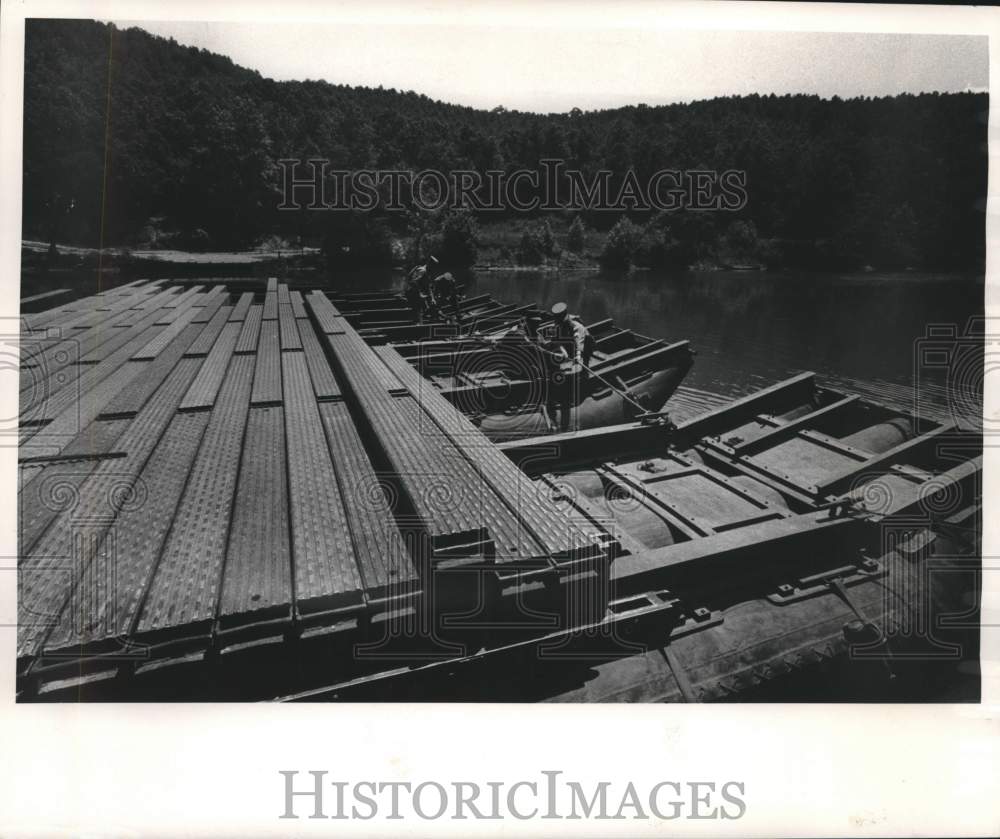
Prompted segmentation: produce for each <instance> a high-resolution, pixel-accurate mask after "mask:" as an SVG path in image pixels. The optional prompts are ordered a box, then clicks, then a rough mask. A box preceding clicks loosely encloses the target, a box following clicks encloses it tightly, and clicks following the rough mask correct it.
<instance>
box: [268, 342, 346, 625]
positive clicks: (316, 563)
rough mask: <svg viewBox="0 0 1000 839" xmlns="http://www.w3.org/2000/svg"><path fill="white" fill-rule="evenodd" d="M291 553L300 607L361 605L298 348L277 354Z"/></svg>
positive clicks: (330, 465)
mask: <svg viewBox="0 0 1000 839" xmlns="http://www.w3.org/2000/svg"><path fill="white" fill-rule="evenodd" d="M281 366H282V373H283V376H284V379H285V389H286V394H287V398H286V400H285V428H286V435H287V438H286V445H287V451H288V478H289V485H288V490H289V503H290V508H291V522H292V558H293V562H294V569H295V570H294V573H295V593H296V602H297V605H298V608H299V609H300V610H312V609H322V608H324V607H333V606H348V605H354V604H360V603H361V600H362V594H361V577H360V574H359V573H358V568H357V565H356V564H355V561H354V549H353V546H352V544H351V540H350V537H349V535H348V526H347V516H346V513H345V511H344V505H343V501H342V499H341V495H340V490H339V488H338V484H337V476H336V473H335V472H334V468H333V463H332V461H331V460H330V450H329V448H328V447H327V442H326V436H325V434H324V433H323V426H322V422H321V421H320V417H319V411H318V409H317V404H316V398H315V396H314V395H313V390H312V385H311V384H310V382H309V371H308V369H307V367H306V360H305V356H304V354H303V353H284V354H283V355H282V356H281Z"/></svg>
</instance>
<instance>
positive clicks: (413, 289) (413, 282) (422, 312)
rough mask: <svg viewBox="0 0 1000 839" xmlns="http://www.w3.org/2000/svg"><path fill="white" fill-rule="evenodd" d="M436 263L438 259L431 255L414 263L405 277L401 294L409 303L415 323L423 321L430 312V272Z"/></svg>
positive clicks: (431, 300)
mask: <svg viewBox="0 0 1000 839" xmlns="http://www.w3.org/2000/svg"><path fill="white" fill-rule="evenodd" d="M437 265H438V261H437V260H436V259H435V258H434V257H433V256H432V257H431V258H430V259H429V260H428V261H427V262H425V263H424V264H423V265H415V266H414V267H413V269H412V270H411V271H410V273H409V274H408V275H407V277H406V289H405V291H404V292H403V295H404V296H405V297H406V302H407V303H409V304H410V308H411V309H412V310H413V315H414V317H415V318H416V320H417V323H423V321H424V317H425V316H429V315H430V314H431V309H432V307H433V303H434V298H433V294H432V291H431V272H432V271H433V270H434V269H435V268H436V267H437Z"/></svg>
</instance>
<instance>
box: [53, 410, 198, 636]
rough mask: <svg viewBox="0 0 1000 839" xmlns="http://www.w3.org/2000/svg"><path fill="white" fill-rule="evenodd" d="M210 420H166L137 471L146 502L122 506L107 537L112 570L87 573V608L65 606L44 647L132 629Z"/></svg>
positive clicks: (194, 417)
mask: <svg viewBox="0 0 1000 839" xmlns="http://www.w3.org/2000/svg"><path fill="white" fill-rule="evenodd" d="M208 422H209V415H208V414H207V413H204V412H202V413H194V414H177V415H175V416H174V417H173V419H172V420H171V421H170V425H169V426H168V427H167V429H166V431H165V432H164V434H163V437H162V439H161V440H160V441H159V443H158V445H157V446H156V449H155V450H154V451H153V454H152V456H151V457H150V458H149V461H148V462H147V463H146V465H145V467H144V468H143V470H142V472H141V474H140V478H139V480H140V481H141V483H142V486H143V499H144V503H142V504H141V505H133V506H130V507H127V508H126V509H123V510H122V511H121V512H120V513H119V514H118V517H117V519H116V520H115V523H114V527H113V528H112V530H111V531H110V533H109V537H106V538H110V540H111V542H110V544H109V546H108V549H107V550H106V551H105V554H106V555H107V556H108V557H109V559H110V560H111V562H112V563H113V565H112V569H113V573H112V574H109V575H91V576H92V578H93V582H94V584H95V588H94V590H93V596H91V597H88V598H87V601H86V608H83V609H81V608H77V609H71V608H68V609H66V610H65V611H64V612H63V614H62V618H61V620H60V621H59V625H58V626H57V627H56V628H55V630H53V633H52V635H51V637H50V638H49V639H48V641H47V642H46V644H45V647H46V649H47V650H53V651H55V650H60V649H66V648H68V647H71V646H79V647H83V648H84V649H86V648H88V647H90V646H93V645H95V644H99V643H100V642H109V641H112V640H113V639H116V638H124V637H127V636H128V635H130V634H131V630H132V627H133V626H134V624H135V620H136V617H137V615H138V612H139V608H140V605H141V603H142V600H143V596H144V593H145V592H146V590H147V588H148V586H149V582H150V579H151V577H152V575H153V571H154V569H155V567H156V563H157V560H158V559H159V557H160V552H161V550H162V548H163V543H164V541H165V540H166V538H167V534H168V533H169V532H170V528H171V524H172V523H173V520H174V513H175V511H176V509H177V504H178V501H179V499H180V498H181V494H182V492H183V491H184V485H185V483H186V482H187V478H188V474H189V473H190V471H191V464H192V462H193V461H194V458H195V454H196V453H197V452H198V445H199V443H200V442H201V438H202V435H203V433H204V431H205V428H206V426H207V425H208ZM112 581H113V584H110V583H111V582H112ZM77 605H83V604H77Z"/></svg>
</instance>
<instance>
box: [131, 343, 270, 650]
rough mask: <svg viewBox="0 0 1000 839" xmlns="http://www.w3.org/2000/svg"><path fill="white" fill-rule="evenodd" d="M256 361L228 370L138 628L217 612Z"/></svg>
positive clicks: (240, 359) (239, 361) (244, 360)
mask: <svg viewBox="0 0 1000 839" xmlns="http://www.w3.org/2000/svg"><path fill="white" fill-rule="evenodd" d="M231 325H232V326H236V324H231ZM237 328H238V327H237ZM234 340H235V338H234ZM253 365H254V360H253V359H252V358H249V357H246V356H237V357H235V358H234V359H233V362H232V364H231V365H230V367H229V371H228V373H227V374H226V380H225V382H224V383H223V385H222V389H221V391H220V392H219V398H218V400H217V402H216V404H215V407H214V408H213V409H212V415H211V418H210V420H209V423H208V427H207V428H206V429H205V434H204V436H203V437H202V441H201V446H200V448H199V449H198V456H197V457H196V459H195V462H194V465H193V466H192V468H191V473H190V475H189V477H188V482H187V485H186V486H185V488H184V495H183V497H182V498H181V501H180V504H179V505H178V507H177V512H176V513H175V515H174V522H173V527H172V529H171V531H170V536H169V537H168V539H167V543H166V545H165V546H164V548H163V555H162V557H161V558H160V562H159V564H158V566H157V569H156V574H155V576H154V577H153V582H152V585H151V586H150V590H149V596H148V598H147V600H146V602H145V605H144V606H143V609H142V615H141V616H140V618H139V624H138V632H139V633H146V632H152V631H154V630H161V629H167V628H170V627H176V626H178V625H181V624H189V623H197V622H199V621H205V620H210V619H211V618H213V617H214V615H215V607H216V600H217V598H218V591H219V585H220V582H221V571H222V563H223V559H224V558H225V554H226V540H227V537H228V533H229V516H230V512H231V510H232V504H233V498H234V494H235V489H236V476H237V473H238V470H239V465H240V455H241V452H242V449H243V433H244V429H245V426H246V419H247V409H248V406H249V401H250V384H251V380H252V378H253Z"/></svg>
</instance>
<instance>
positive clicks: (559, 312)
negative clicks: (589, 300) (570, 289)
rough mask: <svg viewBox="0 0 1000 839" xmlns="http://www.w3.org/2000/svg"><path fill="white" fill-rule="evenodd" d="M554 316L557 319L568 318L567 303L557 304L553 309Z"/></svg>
mask: <svg viewBox="0 0 1000 839" xmlns="http://www.w3.org/2000/svg"><path fill="white" fill-rule="evenodd" d="M552 314H553V315H554V316H555V317H556V318H563V317H565V316H566V304H565V303H556V304H555V306H553V307H552Z"/></svg>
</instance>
